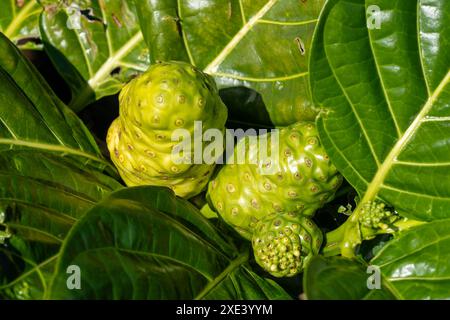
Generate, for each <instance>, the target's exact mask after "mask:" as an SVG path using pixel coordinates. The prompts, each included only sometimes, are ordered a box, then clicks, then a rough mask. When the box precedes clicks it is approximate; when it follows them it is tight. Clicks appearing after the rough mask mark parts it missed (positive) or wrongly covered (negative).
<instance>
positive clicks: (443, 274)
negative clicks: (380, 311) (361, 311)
mask: <svg viewBox="0 0 450 320" xmlns="http://www.w3.org/2000/svg"><path fill="white" fill-rule="evenodd" d="M449 235H450V220H449V219H446V220H441V221H434V222H430V223H426V224H424V225H421V226H419V227H415V228H414V229H411V230H410V231H407V232H405V233H404V234H403V235H401V236H400V237H398V238H397V239H394V240H392V241H390V242H389V243H388V244H387V245H386V246H385V247H383V249H381V250H380V251H379V252H378V254H377V255H376V256H375V257H374V258H373V259H372V260H371V261H370V263H369V265H371V266H373V267H377V268H378V270H380V275H381V289H379V290H377V289H373V290H369V289H368V288H367V284H366V283H367V279H368V277H369V276H370V275H371V274H372V272H370V274H368V273H366V270H367V269H366V268H367V266H366V265H362V264H360V263H358V262H355V261H352V260H349V259H346V258H341V257H333V258H323V257H317V258H315V259H313V260H312V261H311V263H310V264H309V266H308V268H307V271H306V273H305V289H306V294H307V296H308V298H310V299H385V298H392V297H395V298H396V299H449V298H450V267H449V264H448V261H450V236H449Z"/></svg>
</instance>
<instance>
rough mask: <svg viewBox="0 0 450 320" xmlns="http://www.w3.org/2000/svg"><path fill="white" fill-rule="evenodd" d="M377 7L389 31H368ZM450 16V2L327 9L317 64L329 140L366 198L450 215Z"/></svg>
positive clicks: (315, 88) (345, 2)
mask: <svg viewBox="0 0 450 320" xmlns="http://www.w3.org/2000/svg"><path fill="white" fill-rule="evenodd" d="M371 5H376V6H378V7H379V8H380V10H381V11H380V13H379V14H378V15H377V16H376V17H378V18H379V19H380V23H381V25H380V29H376V28H368V27H367V16H366V10H367V9H368V7H369V6H371ZM369 18H370V17H369ZM369 20H370V19H369ZM449 22H450V3H449V2H448V1H445V0H420V1H419V0H417V1H400V0H381V1H379V0H377V1H375V0H366V1H364V0H332V1H329V2H328V3H327V6H326V8H325V9H324V12H323V13H322V17H321V19H320V23H319V26H318V28H317V30H316V33H315V38H314V44H313V52H312V54H311V60H310V61H311V63H310V71H311V76H310V82H311V88H312V93H313V96H314V99H315V102H316V103H317V104H318V105H320V106H322V107H323V108H324V109H325V110H326V111H325V112H323V113H322V114H321V117H320V118H319V120H318V127H319V131H320V137H321V140H322V142H323V144H324V146H325V147H326V149H327V151H328V154H329V155H330V157H331V158H332V160H333V163H334V164H335V165H336V167H337V168H338V169H339V170H340V171H341V172H342V173H343V175H344V176H345V178H346V179H347V180H348V181H349V182H350V183H351V184H352V185H353V186H354V187H355V188H356V189H357V190H358V192H359V193H360V195H362V196H363V197H362V201H361V203H366V202H367V201H370V200H373V199H375V198H376V197H378V198H381V199H382V200H384V201H385V202H387V203H389V204H391V205H392V206H394V207H395V208H396V210H398V211H401V212H402V213H404V215H405V216H407V217H410V218H414V219H418V220H427V221H428V220H434V219H444V218H446V217H449V212H450V211H449V207H450V170H449V168H450V149H449V145H450V140H449V139H450V126H449V125H448V123H449V120H450V85H449V81H450V55H449V54H448V52H450V46H449V42H448V41H447V40H445V39H448V38H449V37H450V26H449V25H450V24H449ZM356 211H358V209H357V210H356Z"/></svg>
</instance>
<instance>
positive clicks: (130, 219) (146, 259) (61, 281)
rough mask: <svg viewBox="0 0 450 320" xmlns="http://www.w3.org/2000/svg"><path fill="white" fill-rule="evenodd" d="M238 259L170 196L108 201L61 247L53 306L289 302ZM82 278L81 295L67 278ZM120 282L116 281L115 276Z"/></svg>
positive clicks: (126, 194)
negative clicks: (71, 301)
mask: <svg viewBox="0 0 450 320" xmlns="http://www.w3.org/2000/svg"><path fill="white" fill-rule="evenodd" d="M247 259H248V253H246V252H244V253H241V254H240V253H239V252H238V250H237V249H236V248H235V247H234V246H233V245H232V244H230V243H228V242H227V241H226V240H224V238H222V236H221V235H220V233H219V231H218V230H217V229H216V228H215V227H214V226H213V225H212V224H211V223H210V222H209V221H208V220H207V219H205V218H204V217H203V216H202V215H201V213H200V212H199V211H198V210H197V209H196V208H195V207H194V206H193V205H191V204H190V203H189V202H187V201H185V200H182V199H179V198H177V197H175V196H174V195H173V193H172V192H171V191H169V190H168V189H163V188H157V187H138V188H131V189H124V190H121V191H118V192H116V193H113V194H112V195H111V196H110V197H109V198H107V199H105V200H104V201H102V202H101V203H99V204H98V205H97V206H96V207H94V208H93V209H92V210H90V211H89V212H88V213H87V214H86V215H85V216H84V217H83V218H82V219H81V220H80V221H79V222H78V223H77V224H76V226H75V227H74V228H73V229H72V231H71V232H70V234H69V236H68V237H67V238H66V240H65V241H64V245H63V247H62V252H61V254H60V256H59V259H58V262H57V269H56V274H55V279H54V281H53V284H52V286H51V288H50V290H49V291H48V293H47V295H48V297H50V298H57V299H60V298H65V299H66V298H76V299H192V298H197V299H203V298H208V299H266V298H271V299H275V298H278V299H281V298H284V299H288V298H289V296H288V295H287V294H286V293H285V292H284V291H283V290H282V289H281V288H280V287H279V286H278V285H276V284H275V283H274V282H271V281H268V280H265V279H263V278H261V277H259V276H257V275H256V274H255V273H253V272H251V270H249V269H248V266H247V263H246V262H247ZM71 265H76V266H78V267H79V268H80V270H81V289H80V290H69V289H68V288H67V284H66V282H67V277H68V274H67V273H66V270H67V268H68V267H69V266H71ZM118 275H119V276H118Z"/></svg>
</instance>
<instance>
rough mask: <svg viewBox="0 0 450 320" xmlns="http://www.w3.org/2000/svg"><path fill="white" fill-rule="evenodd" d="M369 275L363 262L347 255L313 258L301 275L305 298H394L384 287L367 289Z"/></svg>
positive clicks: (370, 273)
mask: <svg viewBox="0 0 450 320" xmlns="http://www.w3.org/2000/svg"><path fill="white" fill-rule="evenodd" d="M371 275H372V272H369V273H368V272H367V267H366V266H365V265H363V264H361V263H359V262H356V261H353V260H350V259H347V258H343V257H329V258H325V257H322V256H317V257H314V258H313V259H312V260H311V262H310V263H309V264H308V267H307V269H306V271H305V272H304V276H303V279H304V280H303V283H304V290H305V293H306V298H307V299H309V300H362V299H376V300H384V299H393V298H395V297H394V296H393V295H392V294H391V293H390V292H389V291H388V290H386V289H385V288H383V287H381V288H380V289H375V288H374V289H372V290H370V289H369V288H368V286H367V283H368V279H369V277H370V276H371ZM369 282H370V283H372V282H371V281H369Z"/></svg>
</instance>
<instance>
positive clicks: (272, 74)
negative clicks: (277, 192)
mask: <svg viewBox="0 0 450 320" xmlns="http://www.w3.org/2000/svg"><path fill="white" fill-rule="evenodd" d="M323 2H324V1H322V0H320V1H319V0H318V1H298V0H283V1H279V0H257V1H255V0H215V1H194V2H192V1H189V0H181V1H177V0H160V1H136V6H137V8H138V12H139V18H140V21H141V26H142V31H143V33H144V36H145V38H146V41H147V43H148V45H149V48H150V56H151V59H152V61H156V60H171V59H172V60H186V61H189V62H191V63H192V64H194V65H197V66H198V67H200V68H202V69H203V70H204V71H205V72H207V73H209V74H211V75H213V76H214V77H215V79H216V82H217V83H218V84H219V86H220V88H227V90H226V91H225V92H226V94H225V97H226V99H225V100H226V102H227V104H228V106H229V107H230V109H231V111H232V114H231V115H232V117H236V114H235V113H239V116H240V119H238V120H240V121H243V122H255V121H263V120H264V119H265V117H264V116H259V115H258V112H257V110H256V109H257V108H260V107H261V105H262V103H263V104H265V107H266V109H267V112H268V116H269V119H270V120H271V122H272V123H274V124H276V125H284V124H290V123H293V122H295V121H296V120H300V119H314V116H315V111H314V110H313V108H312V103H311V95H310V93H309V90H308V85H307V75H308V57H309V53H310V44H311V38H312V33H313V31H314V27H315V25H316V22H317V17H318V14H319V12H320V9H321V7H322V4H323ZM230 88H233V89H235V90H233V91H232V93H230ZM243 88H246V90H243ZM261 100H262V101H261ZM235 110H237V112H234V111H235ZM244 118H245V119H244Z"/></svg>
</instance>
